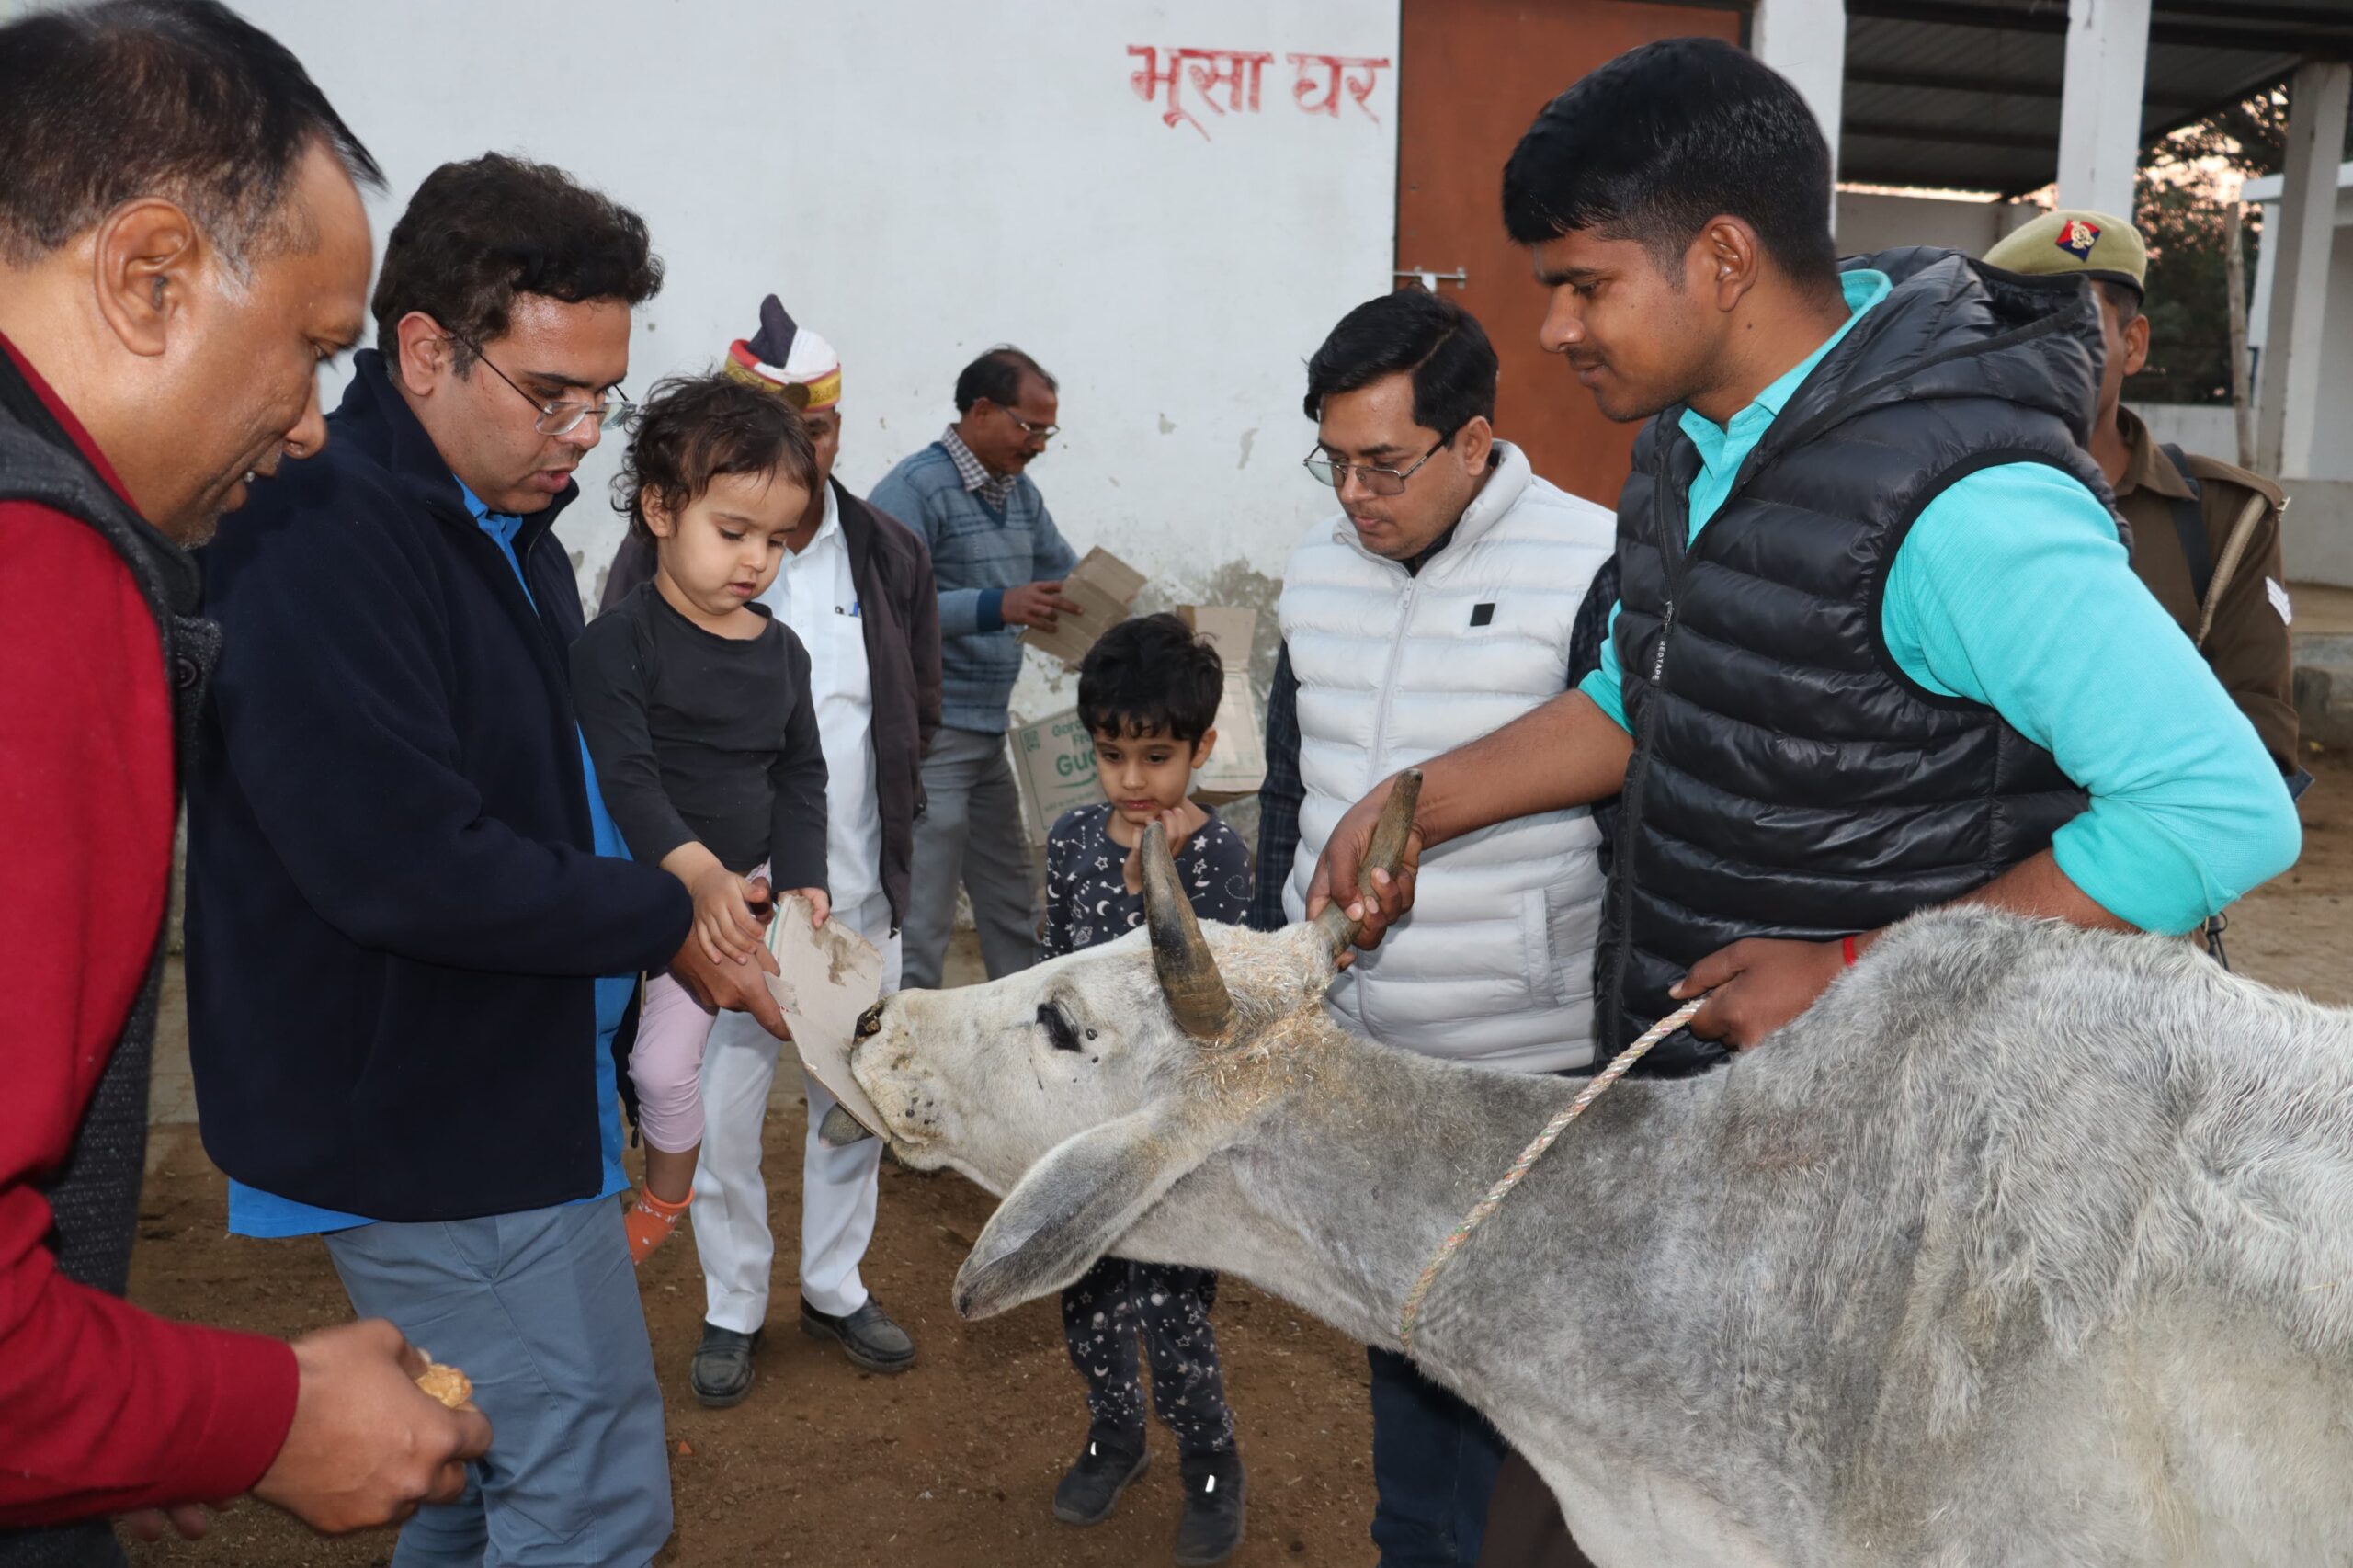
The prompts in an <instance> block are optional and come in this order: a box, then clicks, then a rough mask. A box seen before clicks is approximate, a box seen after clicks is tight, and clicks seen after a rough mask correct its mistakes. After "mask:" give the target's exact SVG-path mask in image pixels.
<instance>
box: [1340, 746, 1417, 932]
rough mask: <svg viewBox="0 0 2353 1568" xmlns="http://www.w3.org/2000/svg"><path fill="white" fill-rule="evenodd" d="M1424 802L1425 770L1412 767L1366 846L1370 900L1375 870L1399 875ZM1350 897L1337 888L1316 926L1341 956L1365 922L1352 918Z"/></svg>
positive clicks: (1363, 886) (1361, 876)
mask: <svg viewBox="0 0 2353 1568" xmlns="http://www.w3.org/2000/svg"><path fill="white" fill-rule="evenodd" d="M1421 801H1422V770H1421V769H1420V768H1418V767H1409V768H1407V769H1405V771H1404V772H1403V773H1401V774H1399V775H1398V776H1397V782H1396V785H1395V786H1394V787H1393V788H1392V789H1391V790H1390V791H1389V799H1388V800H1386V801H1382V802H1381V818H1380V820H1379V821H1377V822H1375V823H1374V824H1372V838H1371V840H1370V842H1369V843H1367V844H1366V845H1365V850H1364V864H1363V865H1362V866H1360V867H1358V869H1357V888H1358V892H1360V893H1361V894H1362V895H1363V896H1364V897H1365V898H1366V899H1367V900H1368V901H1370V899H1371V897H1372V873H1373V871H1374V870H1375V869H1381V870H1383V871H1386V872H1388V873H1389V874H1390V875H1391V876H1392V877H1394V876H1395V875H1396V874H1397V868H1398V867H1399V866H1401V865H1403V864H1404V859H1405V840H1406V838H1407V837H1408V836H1409V835H1411V834H1412V833H1413V831H1414V808H1415V807H1416V806H1418V805H1420V804H1421ZM1347 903H1348V900H1347V899H1345V898H1342V897H1341V896H1339V892H1338V890H1337V889H1335V890H1334V891H1333V897H1332V902H1331V903H1327V904H1325V905H1324V913H1323V914H1321V915H1317V916H1316V917H1315V926H1316V929H1317V930H1319V931H1321V932H1323V933H1324V945H1325V946H1327V947H1329V948H1330V949H1332V956H1333V957H1334V958H1337V957H1339V956H1340V954H1342V953H1344V952H1346V951H1347V947H1348V944H1349V943H1350V942H1353V941H1355V940H1356V939H1357V932H1358V930H1360V929H1361V928H1362V927H1363V926H1364V922H1363V921H1361V920H1351V919H1349V918H1348V911H1347Z"/></svg>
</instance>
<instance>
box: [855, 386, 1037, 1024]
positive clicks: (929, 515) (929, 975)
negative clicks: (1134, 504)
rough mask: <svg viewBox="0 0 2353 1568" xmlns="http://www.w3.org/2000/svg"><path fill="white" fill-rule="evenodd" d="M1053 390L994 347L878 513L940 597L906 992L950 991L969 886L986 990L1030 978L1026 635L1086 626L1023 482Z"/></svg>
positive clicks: (891, 483)
mask: <svg viewBox="0 0 2353 1568" xmlns="http://www.w3.org/2000/svg"><path fill="white" fill-rule="evenodd" d="M1054 394H1055V384H1054V379H1053V378H1052V377H1051V376H1050V375H1048V374H1047V373H1046V372H1045V371H1044V370H1043V369H1040V366H1039V364H1038V362H1037V361H1036V360H1035V359H1032V358H1029V355H1027V354H1024V353H1023V352H1021V350H1019V349H1018V348H1012V347H996V348H992V349H990V350H989V351H988V352H987V353H985V354H983V355H982V356H981V357H980V358H977V359H975V360H973V361H972V363H971V364H970V365H967V366H965V367H964V371H963V373H962V374H961V375H960V376H958V377H957V378H956V414H957V418H956V423H955V424H953V425H950V426H949V427H948V428H947V429H946V430H945V431H944V432H942V433H941V435H940V437H939V439H938V440H937V441H934V442H933V443H932V444H931V445H929V446H927V447H926V448H924V449H923V450H921V451H919V452H916V453H915V455H914V456H912V457H909V458H907V459H906V460H904V461H903V462H901V463H900V464H899V466H898V467H896V468H894V469H892V471H891V472H890V473H889V474H887V475H885V476H884V478H883V480H882V483H880V484H878V485H876V486H875V487H874V494H872V495H871V496H870V497H869V500H870V502H871V503H872V504H873V505H874V506H876V507H878V508H880V509H881V510H882V511H885V512H888V513H889V514H891V516H892V517H897V518H899V519H901V520H902V521H904V523H906V524H907V526H908V527H910V528H914V529H915V531H916V532H917V533H919V534H921V535H922V536H923V538H924V541H925V543H926V544H927V545H929V546H930V548H931V564H932V572H933V574H934V575H935V577H936V578H937V580H938V585H939V657H940V672H941V677H942V685H941V711H940V730H939V733H938V735H937V736H936V737H935V738H934V739H933V741H932V744H931V750H930V752H929V754H928V755H927V756H926V757H925V758H924V765H923V787H924V797H925V800H926V806H925V809H924V813H923V815H921V816H920V817H918V818H916V819H915V874H914V885H913V887H912V889H911V893H910V897H909V899H908V909H907V914H906V919H905V923H904V924H905V928H904V936H905V949H904V951H905V967H906V972H905V981H906V984H907V985H908V986H909V987H910V988H918V989H927V988H931V987H935V986H937V985H938V983H939V971H940V965H941V963H942V961H943V960H945V958H946V957H947V952H948V931H949V924H950V922H952V921H953V920H954V918H955V915H956V889H957V886H958V884H959V883H960V882H961V884H962V886H963V887H964V890H965V891H966V892H968V893H970V894H971V896H972V919H973V923H974V924H975V925H976V926H978V927H979V929H980V937H981V956H982V958H983V960H984V961H985V962H986V963H987V965H988V971H989V977H990V978H991V979H993V980H994V979H995V978H996V977H998V976H999V975H1005V974H1010V973H1012V972H1014V971H1016V970H1020V969H1026V968H1028V967H1029V963H1030V960H1032V958H1033V957H1034V956H1035V955H1036V952H1037V947H1038V915H1037V905H1036V901H1035V899H1034V896H1033V895H1032V892H1031V891H1030V883H1029V859H1028V857H1027V856H1026V855H1025V854H1024V853H1023V851H1022V840H1021V821H1020V802H1019V799H1018V797H1017V794H1016V793H1015V790H1014V783H1013V769H1012V767H1011V766H1010V765H1009V764H1008V763H1007V762H1006V756H1005V732H1006V700H1007V699H1009V698H1010V697H1011V696H1012V695H1013V681H1014V677H1015V676H1017V675H1019V674H1020V673H1021V646H1020V643H1019V642H1017V637H1018V635H1019V632H1020V629H1021V628H1023V627H1025V626H1035V627H1038V628H1040V630H1043V631H1051V630H1053V628H1054V626H1055V624H1056V621H1057V619H1058V618H1059V617H1060V616H1063V615H1073V614H1075V613H1077V610H1078V607H1077V606H1076V605H1074V604H1073V603H1072V602H1071V601H1070V600H1068V599H1066V598H1064V597H1063V595H1062V579H1063V574H1065V573H1067V572H1069V571H1070V569H1071V567H1072V566H1074V564H1076V562H1077V557H1076V556H1075V555H1074V554H1073V553H1072V551H1071V548H1070V546H1069V545H1068V544H1066V543H1064V542H1063V536H1062V534H1061V532H1060V531H1059V530H1057V529H1056V528H1055V527H1054V519H1053V517H1052V516H1051V514H1049V513H1048V512H1047V510H1046V502H1045V498H1044V497H1043V496H1041V495H1040V494H1038V486H1037V485H1036V484H1035V483H1032V482H1031V481H1030V479H1029V474H1028V472H1026V471H1027V470H1028V469H1029V464H1030V462H1031V460H1034V459H1035V458H1037V457H1038V456H1039V455H1040V453H1042V452H1044V451H1045V449H1046V443H1047V442H1048V441H1049V440H1051V439H1052V438H1053V436H1054V434H1055V425H1054V420H1055V416H1056V415H1057V413H1058V412H1059V409H1058V405H1057V403H1056V401H1055V395H1054Z"/></svg>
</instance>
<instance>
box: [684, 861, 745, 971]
mask: <svg viewBox="0 0 2353 1568" xmlns="http://www.w3.org/2000/svg"><path fill="white" fill-rule="evenodd" d="M687 891H688V892H690V893H691V894H693V895H694V901H695V936H696V937H698V938H699V939H700V941H701V942H702V948H703V953H704V955H705V956H706V957H708V958H709V959H710V961H711V962H713V963H726V962H729V961H731V960H732V961H733V962H736V963H741V962H743V961H744V960H745V959H748V958H750V957H751V956H752V954H753V952H754V951H755V950H756V949H757V948H758V947H759V946H760V939H761V935H762V932H761V926H760V918H759V916H758V915H755V914H753V913H752V906H751V903H750V902H749V897H750V894H751V892H752V884H751V883H749V882H747V881H745V880H744V879H743V878H741V877H739V876H737V875H736V874H735V873H734V872H733V871H731V870H729V869H727V868H726V867H724V866H713V867H711V868H710V869H709V870H707V871H705V872H703V873H702V874H701V875H700V876H699V877H697V878H696V879H695V880H694V881H692V882H690V883H688V887H687Z"/></svg>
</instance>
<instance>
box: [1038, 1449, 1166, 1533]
mask: <svg viewBox="0 0 2353 1568" xmlns="http://www.w3.org/2000/svg"><path fill="white" fill-rule="evenodd" d="M1151 1465H1152V1453H1151V1450H1150V1449H1145V1450H1144V1451H1142V1452H1141V1453H1130V1452H1129V1451H1128V1450H1127V1449H1122V1448H1120V1447H1118V1446H1117V1445H1115V1444H1112V1443H1108V1442H1106V1441H1104V1440H1103V1439H1102V1438H1100V1437H1093V1436H1090V1437H1088V1438H1087V1439H1086V1452H1085V1453H1083V1454H1081V1455H1079V1456H1078V1462H1077V1463H1076V1464H1074V1465H1073V1466H1071V1467H1070V1473H1069V1474H1067V1475H1065V1476H1063V1479H1062V1484H1061V1485H1059V1486H1056V1487H1055V1488H1054V1517H1056V1518H1058V1519H1060V1520H1061V1521H1062V1522H1063V1523H1064V1524H1066V1525H1099V1524H1101V1523H1102V1522H1103V1521H1104V1520H1106V1519H1108V1518H1109V1517H1111V1510H1112V1508H1113V1507H1114V1506H1117V1505H1118V1503H1119V1501H1120V1493H1122V1492H1125V1491H1126V1490H1127V1489H1128V1485H1129V1483H1131V1482H1132V1481H1134V1480H1135V1478H1136V1477H1138V1476H1140V1475H1142V1473H1143V1472H1144V1471H1146V1470H1148V1469H1150V1468H1151Z"/></svg>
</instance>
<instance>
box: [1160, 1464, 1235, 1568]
mask: <svg viewBox="0 0 2353 1568" xmlns="http://www.w3.org/2000/svg"><path fill="white" fill-rule="evenodd" d="M1182 1462H1183V1469H1184V1471H1185V1512H1184V1514H1183V1516H1182V1517H1180V1518H1178V1519H1177V1521H1176V1568H1209V1565H1210V1564H1211V1563H1212V1562H1224V1561H1225V1560H1226V1559H1227V1558H1229V1557H1231V1556H1233V1551H1234V1549H1235V1548H1236V1547H1238V1546H1240V1545H1241V1544H1242V1494H1243V1492H1244V1490H1245V1483H1244V1478H1243V1474H1242V1456H1241V1455H1240V1454H1237V1453H1234V1452H1232V1451H1231V1450H1229V1451H1227V1452H1225V1453H1222V1454H1204V1455H1202V1456H1201V1457H1200V1458H1199V1459H1188V1460H1184V1461H1182Z"/></svg>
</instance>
